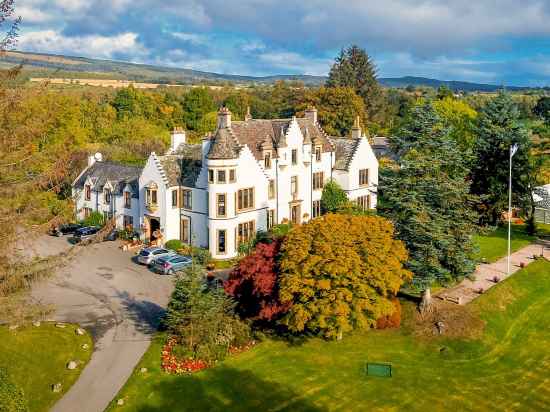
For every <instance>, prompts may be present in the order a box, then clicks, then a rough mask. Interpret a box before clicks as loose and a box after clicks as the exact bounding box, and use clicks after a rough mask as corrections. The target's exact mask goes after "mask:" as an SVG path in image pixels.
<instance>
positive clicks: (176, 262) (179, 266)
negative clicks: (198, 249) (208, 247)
mask: <svg viewBox="0 0 550 412" xmlns="http://www.w3.org/2000/svg"><path fill="white" fill-rule="evenodd" d="M190 264H191V258H190V257H189V256H182V255H171V256H165V257H161V258H158V259H155V260H154V261H153V263H152V264H151V269H153V270H154V271H155V272H157V273H161V274H163V275H173V274H174V273H176V272H178V271H180V270H183V269H185V268H186V267H187V266H189V265H190Z"/></svg>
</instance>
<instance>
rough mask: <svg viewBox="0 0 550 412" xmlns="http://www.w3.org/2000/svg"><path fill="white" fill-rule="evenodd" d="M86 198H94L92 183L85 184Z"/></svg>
mask: <svg viewBox="0 0 550 412" xmlns="http://www.w3.org/2000/svg"><path fill="white" fill-rule="evenodd" d="M84 200H92V187H91V186H90V185H86V186H84Z"/></svg>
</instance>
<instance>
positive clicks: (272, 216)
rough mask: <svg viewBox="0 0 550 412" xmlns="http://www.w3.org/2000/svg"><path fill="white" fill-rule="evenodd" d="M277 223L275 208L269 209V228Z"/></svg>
mask: <svg viewBox="0 0 550 412" xmlns="http://www.w3.org/2000/svg"><path fill="white" fill-rule="evenodd" d="M274 225H275V209H269V210H268V211H267V228H268V229H271V228H272V227H273V226H274Z"/></svg>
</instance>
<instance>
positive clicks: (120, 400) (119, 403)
mask: <svg viewBox="0 0 550 412" xmlns="http://www.w3.org/2000/svg"><path fill="white" fill-rule="evenodd" d="M116 404H117V405H118V406H122V405H124V399H122V398H120V399H119V400H118V401H116Z"/></svg>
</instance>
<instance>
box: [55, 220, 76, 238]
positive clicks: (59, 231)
mask: <svg viewBox="0 0 550 412" xmlns="http://www.w3.org/2000/svg"><path fill="white" fill-rule="evenodd" d="M82 227H83V226H82V225H81V224H78V223H67V224H65V225H59V226H56V227H54V228H53V229H52V230H51V231H50V234H51V235H52V236H58V237H61V236H63V235H70V234H73V233H74V232H75V231H77V230H78V229H82Z"/></svg>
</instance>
